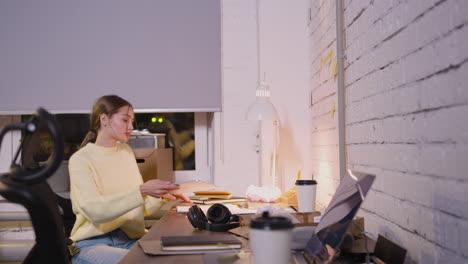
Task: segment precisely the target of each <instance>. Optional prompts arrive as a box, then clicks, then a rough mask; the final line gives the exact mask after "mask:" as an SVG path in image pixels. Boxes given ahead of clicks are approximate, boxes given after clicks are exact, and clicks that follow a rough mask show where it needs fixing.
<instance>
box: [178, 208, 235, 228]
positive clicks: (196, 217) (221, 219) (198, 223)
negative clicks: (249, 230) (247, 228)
mask: <svg viewBox="0 0 468 264" xmlns="http://www.w3.org/2000/svg"><path fill="white" fill-rule="evenodd" d="M207 213H208V219H207V217H206V216H205V213H203V211H202V209H201V208H200V207H199V206H198V205H192V207H190V209H189V211H188V213H187V217H188V219H189V221H190V223H191V224H192V226H193V227H194V228H198V229H200V230H208V231H214V232H226V231H228V230H229V229H232V228H236V227H238V226H239V225H240V219H239V216H238V215H232V214H231V211H229V209H228V208H227V207H226V206H224V205H222V204H213V205H212V206H211V207H210V208H209V209H208V212H207ZM208 220H209V222H208ZM210 222H211V223H210Z"/></svg>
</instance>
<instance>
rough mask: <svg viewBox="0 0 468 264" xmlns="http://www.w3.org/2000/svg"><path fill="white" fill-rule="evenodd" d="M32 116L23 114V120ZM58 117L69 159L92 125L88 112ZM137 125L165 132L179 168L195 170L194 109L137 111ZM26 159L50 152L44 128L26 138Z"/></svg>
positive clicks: (27, 161) (43, 157)
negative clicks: (163, 111) (168, 111)
mask: <svg viewBox="0 0 468 264" xmlns="http://www.w3.org/2000/svg"><path fill="white" fill-rule="evenodd" d="M30 117H31V116H29V115H23V116H22V121H26V120H29V118H30ZM55 118H56V120H57V124H58V126H59V127H60V129H61V131H62V132H63V135H64V141H65V150H64V151H65V156H64V159H65V160H68V159H69V158H70V156H71V155H72V154H73V153H75V152H76V151H77V150H78V149H79V147H80V144H81V142H82V141H83V139H84V137H85V136H86V134H87V133H88V131H89V129H90V121H89V115H88V114H56V115H55ZM135 119H136V120H135V124H134V127H135V129H138V130H140V131H142V130H147V131H149V132H151V133H164V134H165V135H166V147H170V148H173V149H174V169H175V170H195V138H194V127H195V126H194V113H136V114H135ZM22 140H24V145H23V150H22V156H21V157H22V162H23V164H24V165H25V166H27V167H36V166H37V165H38V164H39V163H40V162H44V161H46V160H47V159H48V157H49V156H50V151H51V149H52V148H53V145H52V144H53V143H52V141H51V140H50V138H49V135H48V133H47V132H46V131H45V129H44V128H41V127H39V129H38V132H37V133H34V135H33V136H31V137H29V138H24V135H23V139H22Z"/></svg>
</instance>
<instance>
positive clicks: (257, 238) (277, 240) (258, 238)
mask: <svg viewBox="0 0 468 264" xmlns="http://www.w3.org/2000/svg"><path fill="white" fill-rule="evenodd" d="M293 227H294V226H293V224H292V222H291V221H290V220H289V219H288V218H286V217H270V216H269V215H268V212H264V213H263V215H262V217H257V218H255V219H253V220H252V221H251V222H250V231H249V242H250V247H251V248H252V255H253V263H254V264H287V263H288V262H289V260H290V258H291V243H292V229H293Z"/></svg>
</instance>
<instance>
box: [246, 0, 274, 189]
mask: <svg viewBox="0 0 468 264" xmlns="http://www.w3.org/2000/svg"><path fill="white" fill-rule="evenodd" d="M256 11H257V21H256V22H257V25H256V26H257V75H258V79H257V80H258V86H257V89H256V92H255V93H256V99H255V102H254V103H252V104H251V105H250V106H249V108H248V110H247V113H246V115H245V119H247V120H256V121H258V130H257V144H256V151H257V153H258V160H259V168H258V169H259V177H260V186H264V185H266V184H265V182H264V180H265V179H266V178H267V175H268V176H270V179H271V183H272V185H273V187H278V179H277V175H276V158H277V157H276V147H277V137H278V136H277V135H278V124H279V117H278V112H277V111H276V108H275V107H274V106H273V104H272V103H271V102H270V87H269V86H268V84H267V83H266V82H265V74H264V76H263V80H262V81H261V76H260V73H261V72H262V71H261V69H260V55H261V53H260V1H259V0H257V1H256ZM269 122H272V123H269ZM271 125H272V126H271ZM262 127H263V129H264V131H263V132H264V133H262ZM268 128H269V130H270V131H269V132H273V142H272V146H271V144H270V147H271V155H268V157H269V160H270V162H265V163H267V164H269V165H270V166H269V167H270V168H269V169H270V171H269V173H265V170H264V169H262V167H263V164H264V158H265V156H266V155H265V154H266V153H264V152H265V146H263V144H264V141H265V140H263V139H262V137H263V136H262V134H265V132H268V131H267V130H266V129H268ZM271 130H272V131H271ZM264 139H267V138H264ZM267 152H270V151H267ZM268 154H270V153H268ZM264 175H265V177H264Z"/></svg>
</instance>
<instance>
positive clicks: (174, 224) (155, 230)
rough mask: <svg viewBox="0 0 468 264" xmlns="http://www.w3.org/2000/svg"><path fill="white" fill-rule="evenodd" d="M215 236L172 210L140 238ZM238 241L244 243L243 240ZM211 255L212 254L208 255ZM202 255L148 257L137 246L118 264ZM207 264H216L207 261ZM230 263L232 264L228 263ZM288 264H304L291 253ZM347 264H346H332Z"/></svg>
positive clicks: (200, 259) (242, 263)
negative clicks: (194, 225)
mask: <svg viewBox="0 0 468 264" xmlns="http://www.w3.org/2000/svg"><path fill="white" fill-rule="evenodd" d="M207 234H217V233H216V232H210V231H206V230H198V229H194V228H193V227H192V225H191V224H190V222H189V221H188V219H187V216H186V215H185V214H179V213H177V212H175V211H174V210H171V211H168V212H167V213H166V214H165V215H164V216H163V217H162V218H161V219H160V220H159V221H158V222H157V223H156V224H155V225H154V226H153V227H152V228H151V229H150V231H149V232H148V233H147V234H146V235H145V236H143V237H142V238H141V240H142V241H148V240H159V239H160V238H161V236H175V235H178V236H197V235H207ZM239 239H241V240H243V241H246V240H245V239H244V238H242V237H239ZM210 254H213V253H210ZM205 261H206V258H205V256H204V255H172V256H149V255H146V254H145V253H143V251H142V249H141V247H140V246H139V245H138V244H137V245H135V246H134V247H133V248H132V249H130V251H129V253H128V254H127V255H126V256H125V257H124V258H123V259H122V260H121V261H120V262H119V264H134V263H139V264H140V263H141V264H149V263H168V264H171V263H195V264H196V263H205ZM208 262H209V263H216V262H211V261H208ZM229 263H232V262H229ZM249 263H251V261H250V260H249V259H248V258H247V259H243V260H238V261H236V262H234V263H233V264H249ZM290 263H293V264H294V263H295V264H306V263H307V262H306V261H305V260H304V259H303V257H302V253H300V252H295V253H294V252H293V254H292V257H291V261H290ZM334 263H347V262H334Z"/></svg>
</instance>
